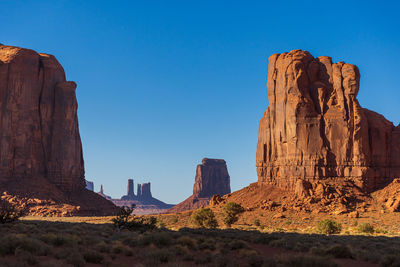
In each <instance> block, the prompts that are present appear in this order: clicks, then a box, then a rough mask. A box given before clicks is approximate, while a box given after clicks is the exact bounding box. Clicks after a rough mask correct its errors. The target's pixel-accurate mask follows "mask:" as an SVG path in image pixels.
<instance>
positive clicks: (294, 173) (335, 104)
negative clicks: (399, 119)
mask: <svg viewBox="0 0 400 267" xmlns="http://www.w3.org/2000/svg"><path fill="white" fill-rule="evenodd" d="M359 84H360V73H359V70H358V68H357V67H356V66H354V65H351V64H346V63H344V62H338V63H332V60H331V58H330V57H326V56H323V57H318V58H314V57H313V56H312V55H311V54H310V53H308V52H306V51H301V50H293V51H291V52H289V53H283V54H274V55H272V56H271V57H270V58H269V65H268V81H267V89H268V100H269V106H268V108H267V110H266V112H265V113H264V117H263V118H262V119H261V121H260V127H259V139H258V144H257V156H256V165H257V173H258V182H259V183H260V184H273V185H277V186H279V187H281V188H287V189H293V190H296V192H297V193H298V194H308V192H309V189H312V188H314V189H316V186H317V183H318V182H319V181H322V180H325V179H331V180H332V179H333V182H334V183H335V181H336V182H338V179H341V180H346V181H350V182H351V183H353V184H354V185H355V186H357V187H359V188H360V189H361V190H362V191H363V192H366V193H370V192H372V191H374V190H376V189H378V188H381V187H382V186H384V185H386V184H387V183H389V182H390V181H391V180H393V178H395V177H400V126H397V127H395V126H394V125H393V124H392V123H391V122H389V121H388V120H386V119H385V118H384V117H383V116H381V115H379V114H377V113H375V112H373V111H370V110H367V109H365V108H362V107H361V106H360V104H359V103H358V101H357V93H358V90H359ZM319 190H323V189H321V187H320V189H319Z"/></svg>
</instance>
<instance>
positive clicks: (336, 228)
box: [317, 219, 342, 235]
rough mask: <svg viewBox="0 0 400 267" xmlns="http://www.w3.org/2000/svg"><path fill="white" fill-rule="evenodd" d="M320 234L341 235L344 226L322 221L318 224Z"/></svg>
mask: <svg viewBox="0 0 400 267" xmlns="http://www.w3.org/2000/svg"><path fill="white" fill-rule="evenodd" d="M317 228H318V232H320V233H321V234H326V235H331V234H339V233H340V232H341V231H342V225H341V224H340V223H338V222H335V221H333V220H329V219H326V220H322V221H319V222H318V224H317Z"/></svg>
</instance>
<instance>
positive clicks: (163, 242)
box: [138, 232, 172, 248]
mask: <svg viewBox="0 0 400 267" xmlns="http://www.w3.org/2000/svg"><path fill="white" fill-rule="evenodd" d="M171 243H172V237H171V236H170V235H169V234H168V233H163V232H160V233H151V234H144V235H142V236H140V237H139V239H138V244H139V245H140V246H148V245H150V244H154V245H155V246H157V247H159V248H161V247H165V246H168V245H170V244H171Z"/></svg>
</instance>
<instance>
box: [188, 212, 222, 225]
mask: <svg viewBox="0 0 400 267" xmlns="http://www.w3.org/2000/svg"><path fill="white" fill-rule="evenodd" d="M191 218H192V220H193V222H194V223H195V224H196V225H197V226H199V227H202V228H216V227H218V222H217V220H216V219H215V214H214V212H213V211H212V210H211V209H209V208H201V209H199V210H196V211H195V212H193V214H192V217H191Z"/></svg>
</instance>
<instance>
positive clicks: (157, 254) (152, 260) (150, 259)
mask: <svg viewBox="0 0 400 267" xmlns="http://www.w3.org/2000/svg"><path fill="white" fill-rule="evenodd" d="M171 257H172V254H171V252H170V251H169V250H168V249H166V248H162V249H152V250H150V251H149V252H148V253H147V254H146V259H145V261H146V263H147V265H150V266H158V265H159V264H160V263H167V262H168V261H169V260H170V259H171Z"/></svg>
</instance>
